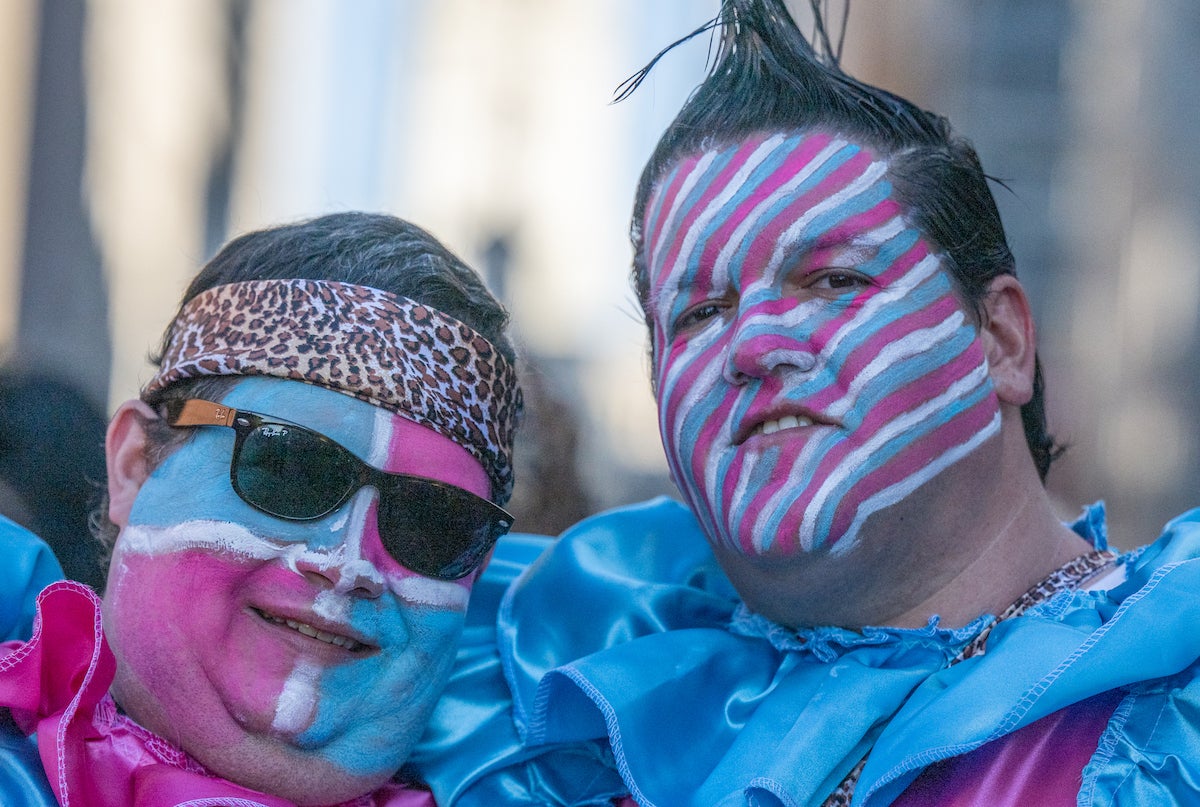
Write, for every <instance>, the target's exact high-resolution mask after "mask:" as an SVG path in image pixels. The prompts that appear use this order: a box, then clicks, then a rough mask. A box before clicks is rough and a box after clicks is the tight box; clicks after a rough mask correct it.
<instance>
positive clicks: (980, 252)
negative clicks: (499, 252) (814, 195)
mask: <svg viewBox="0 0 1200 807" xmlns="http://www.w3.org/2000/svg"><path fill="white" fill-rule="evenodd" d="M813 6H814V9H813V13H814V15H815V18H816V28H817V31H818V32H819V34H820V36H819V37H814V41H815V42H816V43H817V45H818V47H819V50H818V47H814V45H813V43H811V42H810V41H809V40H808V39H807V38H806V37H805V36H804V34H803V33H802V32H801V31H800V29H799V28H798V27H797V25H796V23H795V20H794V19H793V18H792V16H791V13H790V12H789V11H788V9H787V7H786V6H785V5H784V2H783V0H723V2H722V5H721V11H720V13H719V15H718V16H717V17H716V18H715V19H713V20H711V21H710V22H708V23H706V24H705V25H703V26H701V27H700V28H699V29H697V30H696V31H694V32H693V33H692V34H691V35H689V36H688V37H685V38H684V39H682V40H680V41H679V42H676V43H675V44H674V45H672V46H670V47H669V48H667V49H666V50H664V51H663V52H662V53H659V55H658V56H656V57H655V59H654V60H653V61H651V63H650V64H649V65H647V67H645V68H643V70H641V71H640V72H639V73H637V74H635V75H634V76H633V77H632V78H631V79H629V81H627V82H626V83H625V85H623V88H619V92H620V95H619V97H625V96H626V95H628V94H629V93H630V92H632V91H633V90H634V89H636V87H637V85H638V84H639V83H640V82H641V81H642V79H644V78H645V76H646V75H647V74H648V73H649V71H650V70H651V69H652V68H653V66H654V63H655V62H657V61H658V59H659V58H661V57H662V56H663V54H665V53H666V52H667V51H669V50H670V49H671V48H673V47H675V46H676V45H678V44H680V43H681V42H684V41H686V40H687V39H690V38H691V37H693V36H697V35H700V34H702V33H705V32H707V31H710V30H713V31H716V32H717V34H716V35H717V38H718V46H717V53H716V57H715V59H714V61H713V63H712V66H711V68H710V70H709V73H708V76H707V77H706V78H705V80H704V81H703V83H701V84H700V86H699V87H697V88H696V90H695V91H694V92H693V93H692V95H691V97H689V98H688V100H687V102H686V103H685V104H684V106H683V108H682V109H681V110H680V112H679V114H678V115H677V116H676V117H675V119H674V121H672V122H671V124H670V126H668V127H667V130H666V132H665V133H664V134H663V136H662V138H661V139H660V140H659V141H658V145H657V147H656V148H655V150H654V152H653V154H652V155H651V157H650V160H649V162H648V163H647V164H646V167H645V168H644V169H643V171H642V175H641V179H640V181H639V182H638V188H637V195H636V197H635V200H634V208H633V219H632V223H631V226H630V239H631V241H632V243H633V252H634V258H633V285H634V288H635V290H636V292H637V296H638V302H639V303H640V304H641V306H642V312H643V315H644V316H645V319H646V324H647V326H648V327H649V329H650V333H651V339H653V332H654V331H653V324H652V322H651V315H650V309H649V294H650V289H649V273H648V267H647V265H646V252H645V246H646V245H645V240H644V234H643V232H642V223H643V221H644V218H645V212H646V205H647V203H648V201H649V198H650V195H651V193H652V191H653V189H654V187H655V185H656V184H657V183H658V182H659V180H660V179H661V178H662V177H663V176H664V175H665V174H666V173H667V171H668V170H669V169H670V168H671V167H672V166H674V165H675V164H676V163H677V162H679V161H680V160H681V159H684V158H686V157H689V156H692V155H695V154H698V153H700V152H703V151H708V150H712V149H714V148H719V147H722V146H728V145H733V144H736V143H738V142H741V141H743V140H745V139H747V138H749V137H751V136H753V135H756V134H762V133H773V132H783V133H793V132H802V131H810V130H818V131H824V132H827V133H829V134H835V135H841V136H844V137H847V138H850V139H852V140H854V141H856V142H858V143H860V144H861V145H864V146H867V147H870V148H872V149H873V150H875V151H877V152H878V153H879V154H880V155H882V156H885V157H886V158H887V159H888V160H889V170H888V175H889V179H890V180H891V183H892V187H893V194H894V197H895V198H896V200H897V201H898V202H899V203H900V204H901V205H902V206H903V207H904V209H905V210H906V212H907V215H908V216H909V218H910V220H911V221H912V223H913V224H914V225H916V226H917V227H918V228H919V229H920V230H921V232H922V233H923V234H924V235H925V236H926V238H928V239H929V241H930V242H931V243H932V244H933V246H934V247H935V248H936V249H938V250H939V251H940V252H941V254H942V255H943V257H944V259H945V265H946V267H947V269H948V270H949V272H950V274H951V276H952V277H953V278H954V280H955V281H956V283H957V284H958V288H959V291H960V293H961V295H962V297H963V299H964V300H965V301H966V303H967V304H968V305H969V306H970V307H971V308H972V309H973V310H974V312H975V315H976V318H977V319H982V317H983V316H984V315H985V311H984V307H983V298H984V296H985V295H986V293H987V289H988V286H989V284H990V283H991V281H992V280H993V279H994V278H996V277H997V276H999V275H1015V274H1016V269H1015V263H1014V260H1013V256H1012V252H1011V251H1010V249H1009V246H1008V242H1007V239H1006V237H1005V234H1004V225H1003V223H1002V222H1001V220H1000V212H999V210H998V209H997V208H996V202H995V199H994V198H993V196H992V192H991V189H990V187H989V186H988V176H987V175H986V174H985V173H984V171H983V168H982V166H981V165H980V162H979V157H978V155H977V154H976V153H975V149H974V148H973V147H972V146H971V144H970V143H969V142H968V141H967V140H966V139H964V138H962V137H960V136H958V135H957V134H956V133H955V132H954V131H953V129H952V128H951V126H950V122H949V121H948V120H946V118H944V117H942V116H941V115H937V114H934V113H932V112H928V111H926V110H923V109H921V108H920V107H918V106H917V105H915V104H913V103H912V102H910V101H908V100H906V99H904V98H901V97H900V96H898V95H895V94H893V93H890V92H888V91H887V90H883V89H880V88H878V87H873V86H871V85H869V84H864V83H862V82H860V81H858V80H856V79H854V78H852V77H851V76H849V75H847V74H846V73H844V72H842V70H841V68H840V67H839V66H838V54H837V53H835V49H834V48H833V47H832V45H831V43H830V40H829V38H828V35H827V29H826V27H825V24H824V20H823V19H822V16H821V13H820V10H819V9H818V8H817V4H816V3H815V2H814V3H813ZM1033 382H1034V383H1033V397H1032V398H1031V400H1030V401H1029V402H1028V403H1026V404H1025V405H1024V406H1022V407H1021V419H1022V423H1023V425H1024V429H1025V439H1026V442H1027V443H1028V444H1029V450H1030V453H1031V454H1032V455H1033V459H1034V464H1035V465H1036V467H1037V470H1038V474H1039V475H1040V476H1041V478H1042V480H1043V481H1044V480H1045V478H1046V473H1047V472H1048V471H1049V469H1050V464H1051V462H1052V461H1053V460H1054V459H1055V458H1057V457H1058V456H1059V455H1060V454H1061V453H1062V450H1063V449H1062V448H1061V447H1060V446H1059V445H1058V444H1057V443H1056V442H1055V441H1054V439H1053V437H1051V436H1050V434H1049V433H1048V432H1047V428H1046V414H1045V385H1044V381H1043V378H1042V371H1041V363H1040V361H1039V360H1037V359H1036V357H1035V367H1034V380H1033Z"/></svg>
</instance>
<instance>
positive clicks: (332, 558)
mask: <svg viewBox="0 0 1200 807" xmlns="http://www.w3.org/2000/svg"><path fill="white" fill-rule="evenodd" d="M378 499H379V497H378V494H377V493H376V491H375V489H374V488H370V487H364V488H363V489H361V490H359V491H358V492H357V493H355V494H354V496H353V498H351V500H350V502H348V503H347V504H345V505H343V506H342V507H341V508H340V509H339V510H338V511H337V512H335V513H334V514H332V515H331V516H329V517H328V518H326V519H324V520H322V521H321V522H319V524H320V525H322V526H323V527H324V528H325V529H328V530H329V531H330V536H329V540H326V541H323V542H321V543H322V544H323V548H321V549H316V548H315V547H313V545H312V544H311V543H310V544H309V549H308V551H307V552H305V553H304V554H303V555H302V556H301V557H300V559H299V560H298V561H297V562H296V570H297V571H298V572H299V573H300V574H301V575H303V576H304V578H305V579H307V580H308V581H309V582H311V583H313V584H315V585H317V586H320V587H322V588H329V589H332V590H333V591H334V592H336V593H338V594H346V595H349V596H352V597H360V598H363V599H376V598H378V597H380V596H381V595H382V594H383V591H384V588H385V583H384V578H383V574H382V573H381V572H380V571H379V569H378V567H377V566H376V565H375V564H374V563H373V562H372V561H371V560H370V559H369V553H368V552H367V551H366V550H367V543H368V542H369V541H370V540H371V539H372V538H374V540H375V541H376V542H378V540H379V538H378V534H377V532H378V526H377V523H376V508H377V503H378ZM314 526H315V525H314ZM315 528H318V529H319V527H315Z"/></svg>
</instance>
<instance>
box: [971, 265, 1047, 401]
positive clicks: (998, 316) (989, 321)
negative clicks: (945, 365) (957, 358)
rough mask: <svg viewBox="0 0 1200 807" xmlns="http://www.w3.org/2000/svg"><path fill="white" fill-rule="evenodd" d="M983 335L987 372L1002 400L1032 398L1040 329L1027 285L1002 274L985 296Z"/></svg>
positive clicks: (981, 335)
mask: <svg viewBox="0 0 1200 807" xmlns="http://www.w3.org/2000/svg"><path fill="white" fill-rule="evenodd" d="M983 304H984V321H983V323H982V324H981V326H980V338H981V339H982V340H983V349H984V352H985V353H986V355H987V360H988V373H989V375H990V376H991V379H992V385H993V386H994V387H995V389H996V395H997V397H999V398H1000V401H1001V403H1007V404H1012V405H1014V406H1022V405H1024V404H1026V403H1028V402H1029V400H1030V399H1031V398H1032V397H1033V372H1034V357H1035V355H1036V350H1037V331H1036V329H1035V328H1034V324H1033V312H1032V311H1031V310H1030V307H1029V298H1028V297H1027V296H1026V295H1025V288H1024V287H1023V286H1022V285H1021V282H1020V281H1019V280H1017V279H1016V278H1015V277H1013V276H1012V275H1000V276H998V277H996V278H994V279H993V280H992V282H991V283H990V284H989V285H988V290H987V294H986V295H984V298H983Z"/></svg>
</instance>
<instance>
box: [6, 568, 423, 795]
mask: <svg viewBox="0 0 1200 807" xmlns="http://www.w3.org/2000/svg"><path fill="white" fill-rule="evenodd" d="M37 608H38V612H37V613H38V616H37V621H36V622H35V623H34V635H33V638H32V639H30V640H29V641H28V642H26V643H18V642H9V643H6V644H4V645H0V708H2V707H8V708H9V709H10V710H11V712H12V716H13V719H14V721H15V722H16V723H17V725H18V726H19V727H20V728H21V730H22V731H24V732H26V733H27V734H31V733H33V732H34V731H36V732H37V740H38V751H39V753H40V754H41V758H42V765H43V767H44V768H45V769H46V775H47V777H48V778H49V780H50V786H51V788H52V789H53V790H54V794H55V796H56V797H57V798H58V801H59V803H60V804H61V805H63V807H70V806H71V805H78V806H79V807H130V805H132V807H187V806H189V805H190V806H191V807H209V806H210V805H216V804H220V805H222V806H223V807H225V806H226V805H228V807H295V805H293V803H292V802H290V801H286V800H284V799H280V798H277V797H275V796H268V795H265V794H262V793H258V792H256V791H252V790H247V789H246V788H243V787H239V786H238V785H235V784H233V783H232V782H228V781H226V780H224V779H221V778H219V777H216V776H213V775H211V774H208V773H206V772H205V770H204V769H203V768H202V767H201V766H200V765H199V764H198V763H197V762H195V761H194V760H192V759H191V758H189V757H188V756H187V754H185V753H184V752H183V751H181V750H180V749H178V748H176V747H175V746H173V745H171V744H170V743H168V742H167V741H166V740H163V739H162V738H161V737H158V736H156V735H154V734H151V733H150V732H149V731H146V730H145V729H143V728H142V727H141V726H139V725H137V724H136V723H134V722H133V721H132V720H130V719H129V718H128V717H126V716H125V715H123V714H121V713H120V712H119V711H118V710H117V707H116V704H115V703H114V702H113V700H112V698H111V697H110V696H109V694H108V688H109V685H110V684H111V683H112V680H113V674H114V672H115V670H116V662H115V660H114V658H113V654H112V651H111V650H109V648H108V644H107V642H106V641H105V640H104V633H103V628H102V623H101V616H100V600H99V599H98V598H97V597H96V595H95V594H94V593H93V592H92V590H91V589H89V588H88V587H86V586H84V585H81V584H79V583H75V582H71V581H63V582H59V583H54V584H53V585H50V586H47V587H46V588H45V589H44V590H43V591H42V593H41V594H39V595H38V602H37ZM343 807H434V801H433V796H432V795H431V794H429V793H428V792H426V791H423V790H414V789H412V788H409V787H405V786H403V785H400V784H388V785H385V786H384V787H382V788H380V789H379V790H377V791H375V792H374V793H371V794H369V795H366V796H363V797H361V798H359V799H356V800H354V801H351V802H347V803H346V804H345V805H343Z"/></svg>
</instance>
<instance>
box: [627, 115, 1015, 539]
mask: <svg viewBox="0 0 1200 807" xmlns="http://www.w3.org/2000/svg"><path fill="white" fill-rule="evenodd" d="M643 224H644V228H645V229H644V233H645V250H646V260H647V266H648V270H649V273H650V303H649V306H650V313H651V315H652V319H653V327H654V356H653V364H654V366H653V372H654V374H655V380H656V382H657V390H658V403H659V428H660V431H661V434H662V439H663V444H664V446H665V448H666V453H667V457H668V461H669V463H670V466H671V470H672V473H673V475H674V477H675V481H676V483H677V484H678V485H679V487H680V489H681V491H682V492H683V495H684V496H685V498H686V499H687V500H688V502H689V504H690V505H691V506H692V509H693V510H694V511H695V512H696V513H697V515H698V516H699V518H700V519H701V522H702V523H703V525H704V527H705V529H706V531H707V532H708V534H709V536H710V538H711V539H712V540H714V541H715V542H717V543H718V545H723V546H725V547H727V548H729V549H731V550H733V551H737V552H741V553H744V554H747V555H764V554H771V555H777V556H791V555H795V554H797V553H802V552H818V551H828V552H832V553H845V552H848V551H849V550H850V549H852V548H853V547H854V546H855V545H856V544H857V542H858V541H859V540H860V537H861V533H862V529H863V525H864V523H865V522H866V521H867V519H868V518H870V517H871V516H872V515H874V514H876V513H880V512H881V511H883V510H884V509H886V508H887V507H889V506H890V505H893V504H895V503H897V502H899V501H901V500H902V499H904V498H906V497H908V496H909V495H910V494H912V493H913V492H914V491H916V490H918V489H919V488H920V487H921V486H922V485H924V484H925V483H926V482H928V481H929V480H930V479H932V478H933V477H935V476H937V475H938V474H939V473H941V472H943V471H944V470H946V469H947V468H949V467H950V466H952V465H953V464H954V463H955V462H956V461H957V460H959V459H960V458H962V457H964V456H966V455H967V454H969V453H970V452H972V451H973V450H975V449H976V448H977V447H978V446H980V445H981V444H983V443H984V442H985V441H986V440H988V438H989V437H991V436H992V435H995V434H997V433H998V431H999V428H1000V409H999V402H998V400H997V398H996V395H995V392H994V390H993V388H992V385H991V381H990V380H989V378H988V368H987V362H986V359H985V356H984V352H983V348H982V345H981V344H980V341H979V339H978V332H977V330H976V328H975V326H974V324H973V323H972V321H971V319H970V318H969V317H968V316H967V314H966V313H965V311H964V306H963V304H962V303H961V301H960V299H959V297H958V295H957V293H956V291H955V288H954V285H953V282H952V280H951V277H950V275H949V274H948V273H947V271H946V270H945V269H944V268H943V266H942V259H941V258H940V257H939V256H938V255H937V254H934V253H933V252H932V250H931V248H930V246H929V244H927V243H926V241H925V239H924V237H923V236H922V234H921V233H920V232H919V231H918V230H917V229H916V228H915V227H913V226H912V225H911V224H909V223H908V221H907V220H906V217H905V215H904V211H903V210H902V209H901V207H900V205H899V204H898V203H897V202H896V201H895V199H893V198H892V188H891V184H890V182H889V180H888V164H887V162H886V161H885V160H883V159H880V158H879V157H877V156H876V155H875V154H873V153H872V152H871V151H870V150H868V149H866V148H863V147H862V146H860V145H858V144H856V143H853V142H850V141H847V140H845V139H841V138H838V137H834V136H831V135H827V134H822V133H818V132H808V133H801V134H791V135H784V134H774V135H771V136H767V135H763V136H762V137H759V138H754V139H750V140H747V141H743V142H741V143H737V144H735V145H733V146H730V147H728V148H723V149H715V150H712V151H706V152H704V153H702V154H699V155H696V156H693V157H691V158H688V159H685V160H683V161H681V162H679V163H677V164H676V165H675V166H674V167H673V169H672V170H671V171H670V172H669V173H667V174H665V175H664V176H663V178H662V179H661V180H660V182H659V183H658V185H657V186H656V187H655V189H654V193H653V194H652V196H651V198H650V202H649V204H648V206H647V208H646V218H645V221H644V222H643Z"/></svg>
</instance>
